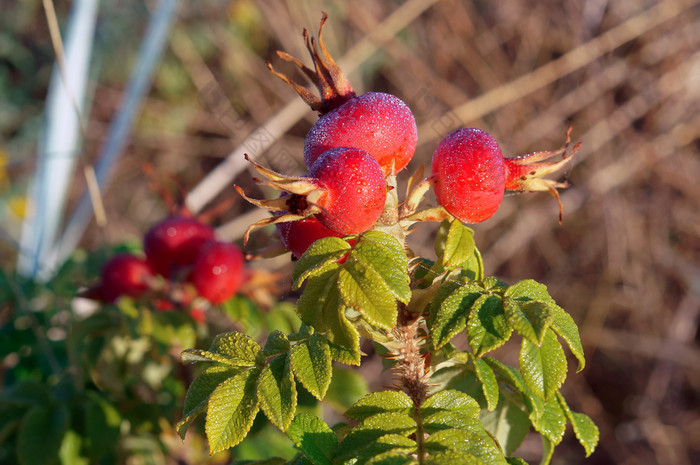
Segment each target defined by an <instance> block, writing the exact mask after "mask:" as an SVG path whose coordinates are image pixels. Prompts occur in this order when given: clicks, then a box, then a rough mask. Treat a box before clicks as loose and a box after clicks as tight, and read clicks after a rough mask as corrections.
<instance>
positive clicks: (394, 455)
mask: <svg viewBox="0 0 700 465" xmlns="http://www.w3.org/2000/svg"><path fill="white" fill-rule="evenodd" d="M364 463H365V465H417V464H418V462H417V461H416V460H415V459H414V458H413V457H411V456H410V455H408V454H406V453H405V452H401V451H388V452H384V453H381V454H379V455H377V456H375V457H372V458H371V459H369V460H368V461H367V462H364Z"/></svg>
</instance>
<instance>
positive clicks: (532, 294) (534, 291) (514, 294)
mask: <svg viewBox="0 0 700 465" xmlns="http://www.w3.org/2000/svg"><path fill="white" fill-rule="evenodd" d="M504 296H505V297H508V298H510V299H513V300H518V301H521V302H525V301H528V300H540V301H543V302H551V303H554V299H552V297H551V296H550V295H549V292H547V286H545V285H544V284H541V283H538V282H537V281H535V280H534V279H525V280H523V281H518V282H517V283H515V284H513V285H512V286H508V289H506V292H505V295H504Z"/></svg>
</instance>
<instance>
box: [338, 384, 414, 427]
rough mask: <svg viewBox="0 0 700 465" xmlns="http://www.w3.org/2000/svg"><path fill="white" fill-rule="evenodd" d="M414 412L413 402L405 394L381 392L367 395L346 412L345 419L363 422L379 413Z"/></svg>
mask: <svg viewBox="0 0 700 465" xmlns="http://www.w3.org/2000/svg"><path fill="white" fill-rule="evenodd" d="M412 410H413V401H412V400H411V399H410V398H409V397H408V396H407V395H406V394H404V393H403V392H399V391H379V392H373V393H371V394H367V395H366V396H364V397H363V398H362V399H360V400H358V401H357V402H355V404H354V405H353V406H352V407H350V408H349V409H348V410H347V411H346V412H345V417H347V418H349V419H351V420H355V421H363V420H365V419H366V418H369V417H371V416H373V415H377V414H379V413H389V412H395V413H403V414H410V413H411V411H412Z"/></svg>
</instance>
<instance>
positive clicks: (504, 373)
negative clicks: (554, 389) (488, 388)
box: [484, 357, 544, 418]
mask: <svg viewBox="0 0 700 465" xmlns="http://www.w3.org/2000/svg"><path fill="white" fill-rule="evenodd" d="M484 361H485V362H486V363H488V364H489V365H490V366H491V368H493V370H494V372H495V373H496V374H497V376H498V377H500V378H501V379H503V380H504V381H505V382H506V383H507V384H508V385H510V386H511V387H512V388H513V389H514V390H515V391H517V392H519V393H520V395H521V397H522V399H523V402H524V403H525V406H526V407H527V409H528V412H530V413H532V414H533V415H534V417H535V418H536V417H538V416H540V415H542V412H544V400H543V399H542V398H541V397H539V396H537V395H536V394H534V393H533V392H531V391H530V390H529V389H528V388H527V386H526V385H525V382H524V381H523V377H522V375H521V374H520V372H519V371H518V370H516V369H514V368H511V367H509V366H507V365H504V364H503V363H501V362H499V361H498V360H495V359H492V358H490V357H484Z"/></svg>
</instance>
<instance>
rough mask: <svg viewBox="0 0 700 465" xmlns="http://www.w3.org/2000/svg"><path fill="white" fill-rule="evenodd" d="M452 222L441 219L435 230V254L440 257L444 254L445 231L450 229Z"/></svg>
mask: <svg viewBox="0 0 700 465" xmlns="http://www.w3.org/2000/svg"><path fill="white" fill-rule="evenodd" d="M450 226H452V222H451V221H450V220H442V222H441V223H440V227H439V228H438V230H437V231H436V232H435V244H434V248H435V256H437V257H442V256H443V255H444V254H445V244H446V243H447V233H448V232H449V231H450Z"/></svg>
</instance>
